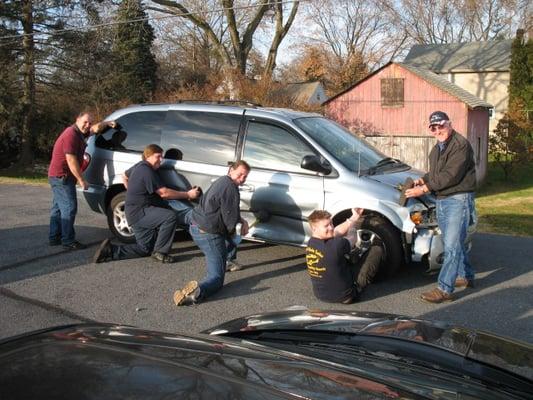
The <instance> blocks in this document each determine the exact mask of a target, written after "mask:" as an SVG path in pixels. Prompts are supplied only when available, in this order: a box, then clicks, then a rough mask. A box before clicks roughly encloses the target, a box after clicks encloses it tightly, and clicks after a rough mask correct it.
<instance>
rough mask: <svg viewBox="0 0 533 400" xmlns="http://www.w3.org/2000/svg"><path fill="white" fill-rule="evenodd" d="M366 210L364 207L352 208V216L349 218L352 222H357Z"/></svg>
mask: <svg viewBox="0 0 533 400" xmlns="http://www.w3.org/2000/svg"><path fill="white" fill-rule="evenodd" d="M364 211H365V209H364V208H352V216H351V217H350V218H349V220H350V222H352V223H353V222H356V221H357V220H358V219H359V218H360V217H361V215H363V212H364Z"/></svg>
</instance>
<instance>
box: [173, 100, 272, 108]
mask: <svg viewBox="0 0 533 400" xmlns="http://www.w3.org/2000/svg"><path fill="white" fill-rule="evenodd" d="M176 103H178V104H181V103H203V104H233V105H243V106H246V107H263V106H262V105H261V104H258V103H252V102H251V101H246V100H195V99H180V100H176Z"/></svg>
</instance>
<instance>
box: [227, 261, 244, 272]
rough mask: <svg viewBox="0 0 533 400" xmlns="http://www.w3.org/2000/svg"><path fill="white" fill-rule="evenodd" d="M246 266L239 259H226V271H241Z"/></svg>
mask: <svg viewBox="0 0 533 400" xmlns="http://www.w3.org/2000/svg"><path fill="white" fill-rule="evenodd" d="M243 268H244V267H243V266H242V264H239V263H238V262H237V261H226V272H235V271H240V270H241V269H243Z"/></svg>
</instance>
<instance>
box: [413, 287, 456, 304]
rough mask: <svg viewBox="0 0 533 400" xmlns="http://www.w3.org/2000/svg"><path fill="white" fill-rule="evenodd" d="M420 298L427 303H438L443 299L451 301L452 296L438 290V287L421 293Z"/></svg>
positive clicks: (443, 300)
mask: <svg viewBox="0 0 533 400" xmlns="http://www.w3.org/2000/svg"><path fill="white" fill-rule="evenodd" d="M420 298H421V299H422V300H424V301H427V302H428V303H433V304H439V303H442V302H445V301H452V300H453V297H452V295H451V294H450V293H446V292H444V291H442V290H440V289H439V288H438V287H437V288H435V289H433V290H430V291H429V292H425V293H422V294H421V295H420Z"/></svg>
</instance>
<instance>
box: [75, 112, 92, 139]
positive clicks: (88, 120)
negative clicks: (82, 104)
mask: <svg viewBox="0 0 533 400" xmlns="http://www.w3.org/2000/svg"><path fill="white" fill-rule="evenodd" d="M75 124H76V126H77V127H78V129H79V130H80V132H81V133H83V134H84V135H88V134H89V133H90V129H91V125H92V124H93V117H92V115H91V113H89V112H88V111H82V112H80V113H79V114H78V116H77V117H76V122H75Z"/></svg>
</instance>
